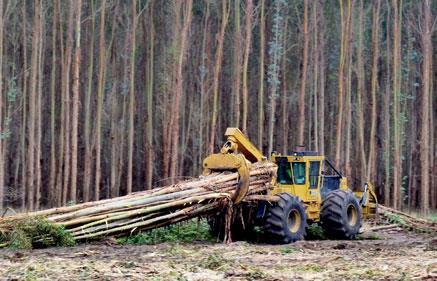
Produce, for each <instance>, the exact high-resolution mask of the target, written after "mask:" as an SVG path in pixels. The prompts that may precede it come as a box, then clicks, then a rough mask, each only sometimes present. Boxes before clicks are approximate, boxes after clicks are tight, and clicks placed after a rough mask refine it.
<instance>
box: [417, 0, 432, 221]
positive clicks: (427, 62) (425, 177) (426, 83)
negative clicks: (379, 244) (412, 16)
mask: <svg viewBox="0 0 437 281" xmlns="http://www.w3.org/2000/svg"><path fill="white" fill-rule="evenodd" d="M431 18H432V16H431V3H430V0H424V1H423V2H422V24H421V26H422V32H421V37H422V38H421V39H422V50H423V51H422V52H423V62H422V83H423V86H422V103H421V112H422V122H421V136H420V164H421V175H420V184H421V186H420V195H421V196H420V198H421V200H420V201H421V202H420V206H421V212H422V214H424V215H426V214H428V213H429V182H430V181H429V178H430V165H429V162H430V161H429V153H430V148H429V142H430V140H429V131H430V118H429V117H430V112H429V102H430V98H429V97H430V93H431V92H430V89H431V87H430V86H431V85H430V80H431V66H432V52H433V50H432V22H431ZM431 102H432V101H431ZM434 188H435V186H434Z"/></svg>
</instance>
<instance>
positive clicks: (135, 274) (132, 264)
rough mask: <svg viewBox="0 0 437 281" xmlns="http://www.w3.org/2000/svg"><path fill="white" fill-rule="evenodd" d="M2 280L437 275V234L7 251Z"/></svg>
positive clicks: (0, 260)
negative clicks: (266, 243)
mask: <svg viewBox="0 0 437 281" xmlns="http://www.w3.org/2000/svg"><path fill="white" fill-rule="evenodd" d="M0 276H1V277H0V279H1V280H208V281H209V280H437V238H436V236H435V235H431V234H418V233H413V232H406V231H404V230H402V229H399V228H398V229H388V230H381V231H377V232H375V233H373V232H364V234H363V235H362V239H360V240H356V241H332V240H331V241H328V240H319V241H299V242H297V243H294V244H290V245H265V244H251V243H247V242H235V243H231V244H228V245H225V244H222V243H205V242H197V243H191V244H172V243H163V244H159V245H132V246H120V245H116V244H114V243H113V241H111V240H108V241H106V242H100V243H98V244H86V245H80V246H78V247H74V248H51V249H42V250H28V251H10V250H1V251H0Z"/></svg>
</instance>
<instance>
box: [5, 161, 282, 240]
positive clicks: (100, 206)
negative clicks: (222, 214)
mask: <svg viewBox="0 0 437 281" xmlns="http://www.w3.org/2000/svg"><path fill="white" fill-rule="evenodd" d="M275 170H276V165H274V164H272V163H269V162H266V163H256V164H253V165H252V166H251V168H250V181H249V182H250V183H249V185H250V186H249V191H248V193H247V198H248V200H262V199H263V197H262V196H260V194H265V193H266V192H267V190H268V189H269V188H271V186H270V182H271V179H272V174H273V173H274V172H275ZM237 185H238V174H237V173H213V174H210V175H208V176H201V177H199V178H194V179H192V180H187V181H184V182H180V183H177V184H175V185H170V186H165V187H161V188H155V189H152V190H149V191H143V192H136V193H132V194H130V195H126V196H122V197H117V198H113V199H107V200H101V201H94V202H88V203H83V204H77V205H73V206H67V207H61V208H54V209H49V210H43V211H39V212H34V213H26V214H20V215H15V216H9V217H5V218H2V219H0V230H1V231H2V232H3V233H4V232H7V231H8V230H11V229H12V228H13V225H15V224H16V223H17V222H18V221H20V220H23V219H28V218H29V217H32V216H34V217H43V218H46V219H47V220H48V221H50V222H52V223H54V224H56V225H62V226H63V227H64V228H65V229H66V230H67V231H68V232H69V233H70V234H71V235H72V237H73V238H74V239H75V240H76V241H81V240H87V239H95V238H102V237H105V236H125V235H130V234H132V233H133V232H136V231H140V230H149V229H153V228H158V227H162V226H166V225H170V224H174V223H177V222H181V221H184V220H188V219H191V218H194V217H199V216H205V215H208V214H210V213H212V212H217V210H218V208H223V206H230V205H232V200H231V198H232V195H233V194H234V192H235V191H236V189H237Z"/></svg>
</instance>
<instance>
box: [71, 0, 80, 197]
mask: <svg viewBox="0 0 437 281" xmlns="http://www.w3.org/2000/svg"><path fill="white" fill-rule="evenodd" d="M81 13H82V0H76V28H75V29H76V31H75V33H76V42H75V43H76V46H75V50H74V61H73V89H72V91H73V104H72V118H71V127H72V128H71V189H70V200H72V201H73V202H76V200H77V153H78V151H77V145H78V141H79V135H78V123H79V99H80V97H79V82H80V81H79V72H80V33H81V30H80V16H81Z"/></svg>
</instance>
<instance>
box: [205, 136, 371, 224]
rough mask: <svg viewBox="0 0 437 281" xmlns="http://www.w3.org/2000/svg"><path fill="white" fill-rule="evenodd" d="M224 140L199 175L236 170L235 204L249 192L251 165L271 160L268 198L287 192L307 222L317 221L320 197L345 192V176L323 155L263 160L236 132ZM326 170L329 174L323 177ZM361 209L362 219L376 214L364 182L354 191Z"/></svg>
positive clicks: (297, 155)
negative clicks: (300, 205)
mask: <svg viewBox="0 0 437 281" xmlns="http://www.w3.org/2000/svg"><path fill="white" fill-rule="evenodd" d="M225 136H226V137H227V141H226V142H225V144H224V145H223V147H222V148H221V150H220V153H217V154H212V155H210V156H208V157H207V158H205V160H204V162H203V174H205V175H207V174H209V173H211V172H215V171H237V172H238V173H239V175H240V179H239V184H238V188H237V190H236V192H235V194H234V197H233V200H234V202H235V203H239V202H240V201H241V200H242V199H243V198H244V196H245V195H246V193H247V191H248V189H249V169H250V165H251V163H255V162H261V161H272V162H274V163H276V164H277V165H278V170H277V175H276V176H275V177H274V178H273V180H272V184H273V186H274V188H273V190H272V191H271V192H270V193H271V194H270V195H276V194H280V193H284V192H286V193H289V194H291V195H294V196H297V197H299V199H300V200H302V201H303V203H304V204H305V207H306V209H305V212H306V215H307V219H308V220H310V221H314V222H318V221H319V220H320V210H321V205H322V202H323V199H324V197H325V196H326V195H327V194H328V193H329V192H330V191H332V190H336V189H343V190H347V189H349V187H348V182H347V179H346V177H343V176H342V174H341V173H340V172H339V171H338V170H336V168H335V167H334V166H333V165H332V164H331V163H330V162H329V160H327V159H326V157H325V156H323V155H317V153H314V152H295V153H293V154H292V155H285V156H284V155H280V154H275V153H273V154H272V157H271V160H267V159H266V157H264V156H263V154H262V152H261V151H260V150H259V149H257V148H256V146H255V145H253V144H252V142H251V141H250V140H249V139H248V138H247V137H246V136H245V135H244V134H243V133H242V132H241V131H240V130H239V129H238V128H228V129H227V130H226V133H225ZM326 170H330V171H331V174H326ZM354 194H355V196H356V197H357V198H358V200H359V201H360V204H361V206H362V214H363V217H369V216H373V215H374V214H375V213H376V208H377V199H376V194H375V192H374V190H373V185H372V184H370V183H366V184H365V186H364V190H363V191H357V192H354Z"/></svg>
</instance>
